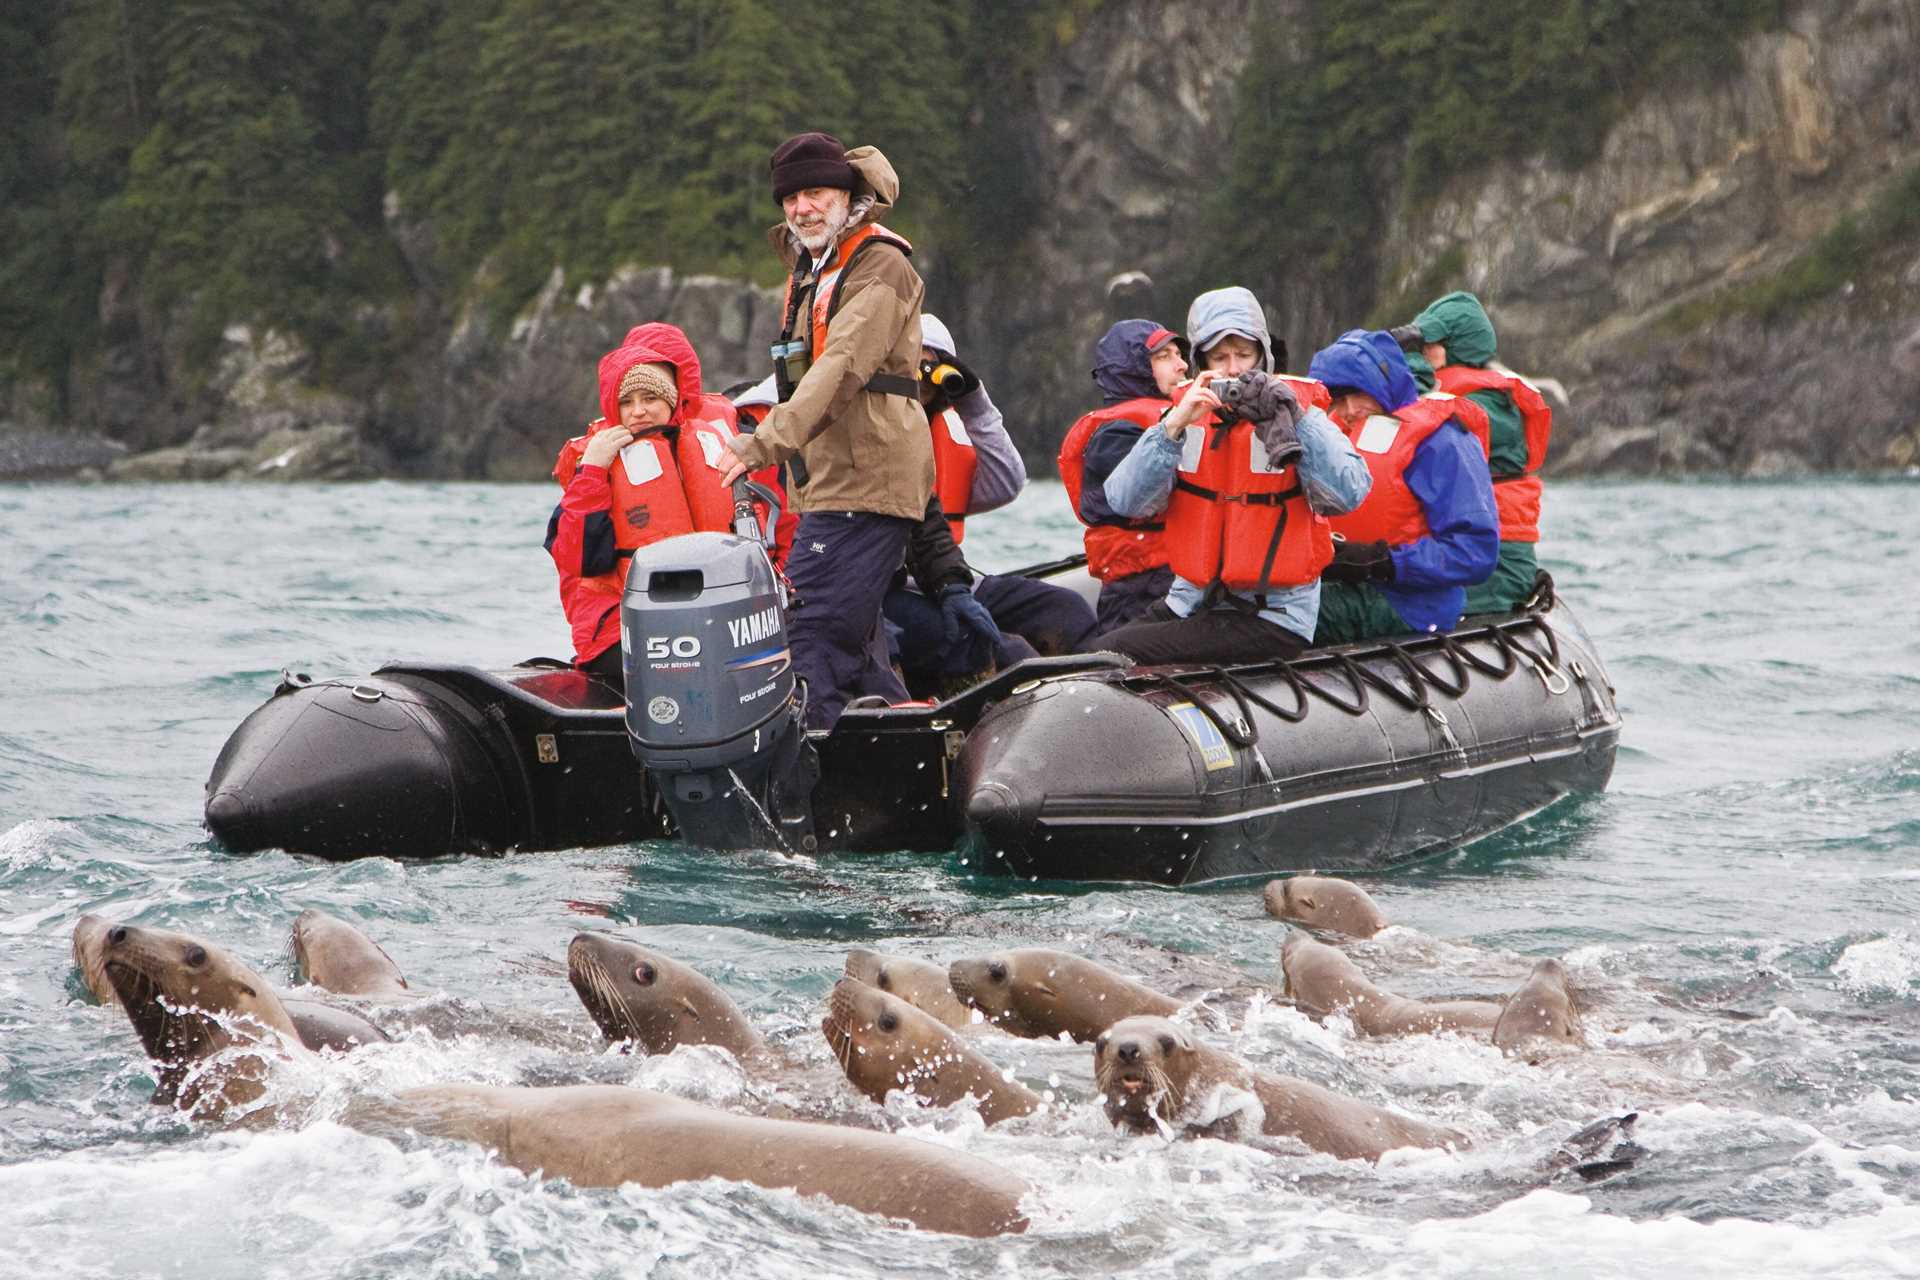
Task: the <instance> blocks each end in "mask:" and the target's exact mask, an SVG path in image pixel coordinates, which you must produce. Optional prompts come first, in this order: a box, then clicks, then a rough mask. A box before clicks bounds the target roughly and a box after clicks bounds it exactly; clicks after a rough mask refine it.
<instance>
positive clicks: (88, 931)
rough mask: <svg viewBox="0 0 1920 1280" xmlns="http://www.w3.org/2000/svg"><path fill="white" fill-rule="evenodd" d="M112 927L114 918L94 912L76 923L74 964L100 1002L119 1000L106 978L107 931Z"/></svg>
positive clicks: (111, 1002) (74, 930) (74, 925)
mask: <svg viewBox="0 0 1920 1280" xmlns="http://www.w3.org/2000/svg"><path fill="white" fill-rule="evenodd" d="M112 927H113V922H112V921H111V920H108V919H107V918H106V917H105V916H96V915H94V914H92V913H91V912H89V913H88V914H86V915H84V916H81V917H80V918H79V919H78V920H75V921H74V922H73V967H74V968H76V969H78V970H79V971H80V977H81V978H82V979H83V980H84V981H85V982H86V984H87V990H89V991H91V992H92V993H93V998H94V999H95V1000H98V1001H99V1002H100V1003H101V1004H119V1003H120V997H119V996H118V995H117V994H115V992H114V989H113V984H112V983H111V982H108V981H107V930H109V929H111V928H112Z"/></svg>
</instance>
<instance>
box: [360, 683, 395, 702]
mask: <svg viewBox="0 0 1920 1280" xmlns="http://www.w3.org/2000/svg"><path fill="white" fill-rule="evenodd" d="M353 696H354V697H355V698H357V699H359V700H360V701H361V702H378V701H380V699H382V698H384V697H386V696H387V691H386V690H385V689H376V688H374V687H373V686H372V685H370V684H357V685H355V686H353Z"/></svg>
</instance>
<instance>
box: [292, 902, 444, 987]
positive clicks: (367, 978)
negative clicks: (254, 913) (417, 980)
mask: <svg viewBox="0 0 1920 1280" xmlns="http://www.w3.org/2000/svg"><path fill="white" fill-rule="evenodd" d="M293 959H294V963H295V964H297V965H298V966H299V968H300V972H301V973H302V974H303V975H304V976H305V977H306V980H307V981H308V982H311V983H313V984H314V985H315V986H317V987H325V988H326V989H327V990H328V991H332V992H334V993H336V994H338V995H343V996H366V997H368V998H370V999H375V1000H395V999H404V998H409V997H411V996H413V995H414V994H415V993H414V992H413V990H412V989H411V988H409V987H408V986H407V979H406V977H405V975H403V974H402V973H401V972H400V966H399V965H397V964H395V963H394V962H393V960H392V958H391V957H390V956H388V955H387V953H386V952H385V951H383V950H381V948H380V944H379V943H377V942H375V941H374V940H373V939H372V938H369V937H368V936H367V935H366V934H364V933H362V932H361V931H360V930H359V929H358V928H356V927H354V926H353V925H351V924H349V923H347V922H346V921H345V920H342V919H340V918H339V917H338V916H330V915H328V914H327V913H326V912H324V911H317V910H311V909H309V910H307V911H302V912H301V913H300V915H299V916H298V917H297V918H296V919H295V920H294V922H293Z"/></svg>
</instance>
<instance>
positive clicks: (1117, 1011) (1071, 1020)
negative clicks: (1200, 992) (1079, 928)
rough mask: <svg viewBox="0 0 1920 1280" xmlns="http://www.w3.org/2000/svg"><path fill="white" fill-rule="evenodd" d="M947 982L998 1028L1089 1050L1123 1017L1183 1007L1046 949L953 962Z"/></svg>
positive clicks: (1108, 972) (1080, 960)
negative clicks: (1069, 1042) (1077, 1044)
mask: <svg viewBox="0 0 1920 1280" xmlns="http://www.w3.org/2000/svg"><path fill="white" fill-rule="evenodd" d="M947 982H948V984H949V985H950V986H951V987H952V988H953V993H954V994H955V995H956V996H958V997H960V999H961V1000H963V1001H965V1002H966V1003H967V1004H968V1005H970V1006H972V1007H973V1008H976V1009H978V1010H980V1012H981V1013H982V1014H984V1015H985V1016H986V1020H987V1021H988V1022H990V1023H991V1024H993V1025H994V1026H996V1027H999V1028H1000V1029H1001V1030H1003V1031H1006V1032H1009V1033H1010V1034H1013V1035H1016V1036H1027V1037H1030V1038H1033V1039H1043V1040H1050V1039H1053V1038H1055V1037H1057V1036H1060V1035H1063V1034H1064V1035H1067V1036H1069V1037H1071V1038H1072V1039H1074V1040H1076V1041H1078V1042H1080V1043H1081V1044H1086V1043H1089V1042H1090V1041H1092V1040H1093V1039H1094V1038H1096V1037H1097V1036H1098V1035H1099V1034H1100V1033H1101V1032H1102V1031H1105V1030H1106V1029H1107V1028H1108V1027H1110V1026H1112V1025H1113V1024H1114V1023H1116V1022H1118V1021H1119V1020H1120V1019H1122V1018H1127V1017H1132V1016H1134V1015H1136V1014H1152V1015H1155V1016H1158V1017H1163V1018H1165V1017H1171V1016H1173V1015H1174V1014H1175V1013H1177V1012H1179V1011H1180V1008H1181V1004H1180V1002H1179V1001H1178V1000H1175V999H1174V998H1173V997H1171V996H1164V995H1161V994H1160V993H1159V992H1158V991H1154V990H1152V989H1151V988H1149V987H1144V986H1141V985H1140V984H1139V983H1138V982H1135V981H1134V980H1133V979H1132V978H1128V977H1125V976H1123V975H1121V974H1118V973H1115V972H1114V971H1113V970H1111V969H1108V968H1105V967H1103V966H1101V965H1098V964H1095V963H1094V962H1093V961H1091V960H1087V959H1084V958H1082V957H1080V956H1076V955H1072V954H1070V953H1068V952H1065V951H1050V950H1047V949H1046V948H1044V947H1025V948H1021V949H1019V950H1015V951H1001V952H998V953H996V954H994V955H990V956H980V957H975V958H970V959H966V960H956V961H954V962H953V964H952V965H950V966H949V967H948V969H947Z"/></svg>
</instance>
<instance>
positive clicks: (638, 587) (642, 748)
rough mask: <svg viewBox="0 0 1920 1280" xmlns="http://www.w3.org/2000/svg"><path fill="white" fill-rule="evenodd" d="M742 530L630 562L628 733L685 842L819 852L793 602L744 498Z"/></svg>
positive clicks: (623, 616) (646, 552)
mask: <svg viewBox="0 0 1920 1280" xmlns="http://www.w3.org/2000/svg"><path fill="white" fill-rule="evenodd" d="M753 487H754V489H755V490H757V491H758V492H760V493H763V494H764V493H765V492H766V491H765V490H762V489H759V486H753ZM767 496H768V497H771V496H772V495H771V494H768V495H767ZM735 524H736V527H737V528H739V529H740V530H741V531H742V532H741V533H740V534H725V533H690V534H685V535H683V536H680V537H677V538H668V539H665V540H664V541H661V542H656V543H654V544H652V545H651V546H646V547H641V548H640V549H639V550H637V551H635V552H634V553H633V564H632V567H631V568H630V569H629V570H628V572H627V589H626V595H625V596H624V597H623V598H622V600H621V603H620V644H621V648H622V650H623V654H624V659H625V668H626V677H627V736H628V738H629V739H630V740H631V741H632V743H633V753H634V755H635V756H637V757H638V758H639V760H640V763H641V764H642V765H644V766H645V767H646V769H647V772H648V773H649V774H650V775H651V776H652V778H653V780H654V782H655V785H656V786H657V787H658V788H659V791H660V794H661V796H662V797H663V798H664V799H665V800H666V803H667V808H668V809H669V810H671V811H672V813H673V819H674V822H675V824H676V825H677V826H678V827H679V829H680V836H681V838H682V839H684V840H686V841H688V842H689V843H691V844H697V845H704V846H706V847H708V848H714V849H750V848H751V849H765V848H776V847H777V848H785V849H787V850H790V851H811V850H812V849H813V848H814V847H815V841H814V835H813V808H812V797H813V785H814V783H815V782H817V781H818V780H819V776H820V766H819V761H818V759H817V757H816V756H815V755H814V751H813V748H812V747H811V746H809V745H808V743H807V738H806V730H805V726H804V724H803V712H802V708H801V704H800V701H799V699H798V697H797V696H796V688H795V684H796V682H795V679H794V673H793V658H792V656H791V655H790V654H789V653H788V650H787V627H786V612H785V600H784V598H783V592H782V590H781V585H780V581H779V578H778V576H777V575H776V574H775V573H774V569H773V565H772V562H771V561H769V560H768V559H767V553H766V548H765V546H764V544H763V541H762V536H763V535H762V534H761V531H760V530H759V529H758V528H757V527H756V522H755V521H754V519H753V514H752V508H751V506H750V505H748V504H746V503H745V502H744V501H743V502H742V503H741V504H740V507H739V508H737V518H736V521H735ZM771 525H772V521H771V519H769V521H768V526H769V527H771ZM748 531H751V533H750V534H749V532H748Z"/></svg>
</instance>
